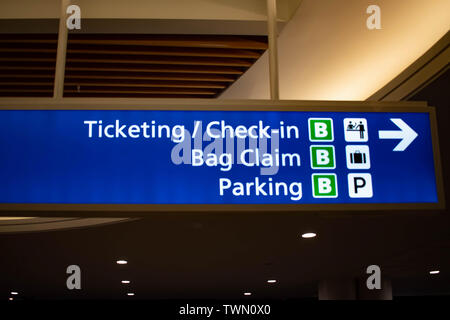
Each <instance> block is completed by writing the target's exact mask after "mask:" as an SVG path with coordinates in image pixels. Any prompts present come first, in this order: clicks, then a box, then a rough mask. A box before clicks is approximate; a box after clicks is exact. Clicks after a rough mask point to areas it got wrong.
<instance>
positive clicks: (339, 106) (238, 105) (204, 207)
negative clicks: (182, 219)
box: [0, 98, 445, 218]
mask: <svg viewBox="0 0 450 320" xmlns="http://www.w3.org/2000/svg"><path fill="white" fill-rule="evenodd" d="M0 110H161V111H163V110H164V111H167V110H193V111H208V110H210V111H281V112H283V111H304V112H308V111H311V112H317V111H319V112H320V111H323V112H375V113H377V112H408V113H415V112H417V113H428V114H429V116H430V129H431V138H432V147H433V159H434V168H435V177H436V191H437V198H438V202H436V203H361V204H354V203H352V204H350V203H348V204H344V203H340V204H325V203H322V204H52V203H40V204H23V203H0V216H8V217H18V216H20V217H23V216H33V217H51V216H64V217H86V218H88V217H145V216H149V215H151V214H158V213H164V214H166V213H180V214H183V213H281V212H290V213H295V212H314V213H317V212H341V213H342V212H346V211H350V212H355V211H368V212H376V211H388V210H389V211H391V210H395V211H397V210H398V211H408V210H409V211H417V210H443V209H445V194H444V185H443V176H442V167H441V157H440V150H439V136H438V131H437V119H436V110H435V108H434V107H431V106H427V103H426V102H403V101H401V102H385V101H383V102H374V101H296V100H280V101H271V100H214V101H211V100H207V99H101V98H94V99H89V98H64V99H47V98H37V99H33V98H1V99H0Z"/></svg>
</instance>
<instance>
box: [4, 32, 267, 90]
mask: <svg viewBox="0 0 450 320" xmlns="http://www.w3.org/2000/svg"><path fill="white" fill-rule="evenodd" d="M266 48H267V38H266V37H264V36H232V35H220V36H213V35H136V34H79V33H74V34H69V39H68V45H67V60H66V70H65V77H66V78H65V86H64V96H67V97H135V98H139V97H142V98H148V97H158V98H186V97H190V98H215V97H217V96H218V95H220V94H221V93H222V92H223V91H224V90H225V89H226V88H228V86H230V85H231V84H232V83H233V82H234V81H236V79H238V78H239V77H240V76H241V75H242V74H243V73H244V72H245V71H247V69H248V68H250V67H251V66H252V65H253V63H254V62H255V61H256V60H257V59H258V58H259V57H260V56H261V54H262V53H263V52H264V50H265V49H266ZM56 50H57V35H56V34H0V85H1V89H0V96H2V97H5V96H10V97H27V96H39V97H42V96H48V97H51V96H53V81H54V74H55V65H56Z"/></svg>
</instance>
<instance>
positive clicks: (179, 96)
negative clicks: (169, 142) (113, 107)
mask: <svg viewBox="0 0 450 320" xmlns="http://www.w3.org/2000/svg"><path fill="white" fill-rule="evenodd" d="M31 95H33V96H37V95H38V94H37V93H34V94H27V96H31ZM46 95H47V96H48V94H46ZM0 96H2V93H1V92H0ZM9 96H10V95H9ZM41 96H44V94H41ZM215 96H217V94H216V95H215ZM215 96H209V95H200V94H161V93H159V94H155V93H121V92H106V93H105V92H97V93H89V92H84V93H83V92H82V93H78V92H65V93H64V97H65V98H159V99H174V98H176V99H194V98H196V99H211V98H214V97H215Z"/></svg>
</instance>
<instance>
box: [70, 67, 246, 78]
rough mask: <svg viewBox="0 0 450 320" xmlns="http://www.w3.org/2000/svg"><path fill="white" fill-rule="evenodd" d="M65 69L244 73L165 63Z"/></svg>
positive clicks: (226, 68) (227, 69)
mask: <svg viewBox="0 0 450 320" xmlns="http://www.w3.org/2000/svg"><path fill="white" fill-rule="evenodd" d="M66 70H69V71H72V70H73V71H94V70H95V71H111V72H116V71H128V72H164V73H212V74H238V75H241V74H243V73H244V71H243V70H240V69H237V68H232V67H213V66H207V67H205V66H199V67H195V66H190V67H183V66H179V67H178V66H177V67H174V66H165V65H159V66H151V65H144V66H132V67H131V66H126V65H125V66H124V65H111V66H105V67H98V66H87V65H86V64H82V65H75V64H72V65H69V64H68V65H67V67H66Z"/></svg>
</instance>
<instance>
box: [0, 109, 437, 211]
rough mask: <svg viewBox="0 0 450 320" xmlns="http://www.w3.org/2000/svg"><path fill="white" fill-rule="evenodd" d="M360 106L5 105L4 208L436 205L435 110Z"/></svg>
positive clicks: (0, 175) (0, 118) (0, 173)
mask: <svg viewBox="0 0 450 320" xmlns="http://www.w3.org/2000/svg"><path fill="white" fill-rule="evenodd" d="M354 110H355V111H351V110H350V109H348V108H347V109H345V108H344V109H342V108H341V109H340V108H334V110H330V108H328V109H327V110H326V111H318V110H317V109H315V110H312V111H311V110H304V109H303V110H299V111H295V110H294V111H293V110H291V111H287V110H283V111H275V109H273V110H272V111H261V110H246V111H236V110H208V111H205V110H0V152H1V157H0V208H2V209H3V210H6V208H15V207H14V206H16V207H20V208H22V209H23V208H29V209H33V206H32V205H33V204H48V205H49V208H51V205H80V204H83V205H87V208H89V205H93V206H91V207H90V208H92V209H93V210H94V211H95V210H97V209H99V208H100V207H101V205H117V204H120V205H130V206H131V207H125V210H128V209H130V208H132V206H136V207H139V208H140V210H147V209H148V210H150V211H152V210H153V208H154V206H155V205H157V208H158V210H162V211H164V210H165V208H166V207H165V206H164V205H169V206H167V208H169V207H170V205H174V207H172V208H179V206H180V205H184V207H183V208H184V209H185V210H191V209H192V208H200V207H201V206H202V205H206V207H207V208H208V209H212V210H225V211H226V210H228V209H230V208H232V207H233V205H240V206H239V208H240V209H243V210H245V208H246V206H248V205H256V207H253V209H255V208H260V209H262V210H277V209H276V208H278V209H281V210H283V209H288V210H303V209H305V208H306V209H315V208H326V209H329V210H334V209H344V208H350V209H352V205H353V206H355V208H356V207H357V208H390V207H394V205H397V204H402V205H404V204H409V205H410V207H415V206H417V207H418V208H419V207H420V205H421V206H422V207H427V206H428V207H433V206H435V205H438V204H439V203H440V202H441V201H440V200H442V199H440V197H442V195H441V194H440V192H441V190H440V188H441V186H440V184H441V182H440V174H439V168H438V167H437V166H438V164H439V162H438V160H439V159H438V156H437V153H436V152H435V151H436V145H437V141H433V140H435V130H436V128H435V125H434V112H433V111H434V110H433V109H432V108H429V107H426V108H425V107H422V108H414V110H411V111H409V110H408V111H404V110H403V111H401V112H397V111H395V110H396V109H395V108H390V109H377V110H368V111H367V108H366V110H365V111H364V112H361V111H357V109H354ZM358 110H359V109H358ZM27 205H28V207H27ZM191 205H192V208H191V207H190V206H191ZM229 205H231V207H230V206H229ZM242 205H243V206H242ZM258 205H259V206H258ZM266 205H267V206H266ZM284 205H286V206H284ZM361 205H362V206H361ZM364 205H365V206H364ZM374 205H375V206H374ZM377 205H378V206H377ZM383 205H384V206H383ZM95 206H97V207H95ZM177 206H178V207H177ZM227 206H228V207H227ZM250 207H251V206H248V207H247V208H250ZM58 208H60V209H61V206H59V207H58ZM75 208H76V207H75ZM109 208H111V206H110V207H109ZM192 210H193V209H192Z"/></svg>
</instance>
